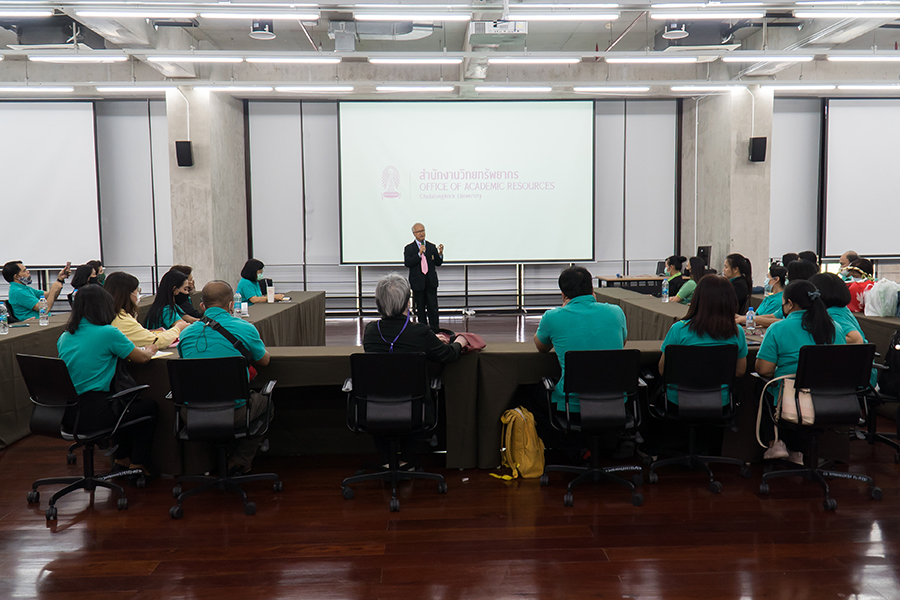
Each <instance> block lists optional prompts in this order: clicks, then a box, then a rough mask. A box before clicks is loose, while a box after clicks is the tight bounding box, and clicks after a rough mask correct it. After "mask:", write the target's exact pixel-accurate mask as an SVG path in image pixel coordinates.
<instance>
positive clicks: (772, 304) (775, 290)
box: [735, 263, 787, 327]
mask: <svg viewBox="0 0 900 600" xmlns="http://www.w3.org/2000/svg"><path fill="white" fill-rule="evenodd" d="M786 278H787V269H785V268H784V267H782V266H781V265H779V264H778V263H772V264H771V265H770V266H769V277H768V279H766V297H765V298H764V299H763V301H762V302H761V303H760V305H759V308H757V309H756V325H757V327H768V326H769V325H771V324H772V323H774V322H775V321H779V320H781V319H783V318H784V314H782V312H781V295H782V293H783V292H784V286H785V285H786V284H785V281H786ZM735 322H736V323H737V324H738V325H740V324H742V323H746V322H747V315H737V316H736V317H735Z"/></svg>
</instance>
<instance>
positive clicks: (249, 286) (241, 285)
mask: <svg viewBox="0 0 900 600" xmlns="http://www.w3.org/2000/svg"><path fill="white" fill-rule="evenodd" d="M236 291H237V293H238V294H240V295H241V302H250V298H254V297H256V296H263V295H264V294H263V293H262V290H260V289H259V282H258V281H250V280H249V279H244V278H241V280H240V281H239V282H238V286H237V290H236ZM250 304H253V303H252V302H250Z"/></svg>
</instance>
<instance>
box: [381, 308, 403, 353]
mask: <svg viewBox="0 0 900 600" xmlns="http://www.w3.org/2000/svg"><path fill="white" fill-rule="evenodd" d="M377 325H378V335H380V336H381V341H382V342H384V343H385V344H387V343H390V346H391V347H390V350H389V352H390V353H391V354H393V353H394V344H396V343H397V340H399V339H400V336H401V335H403V332H404V331H406V326H407V325H409V313H408V312H407V313H406V323H404V324H403V329H401V330H400V333H398V334H397V337H395V338H394V341H393V342H388V341H387V340H386V339H385V337H384V334H383V333H381V320H379V321H378V323H377Z"/></svg>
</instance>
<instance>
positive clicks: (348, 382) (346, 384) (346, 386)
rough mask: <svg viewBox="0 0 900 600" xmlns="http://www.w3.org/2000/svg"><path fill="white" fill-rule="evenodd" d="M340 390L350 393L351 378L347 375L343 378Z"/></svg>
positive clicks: (351, 387) (351, 386)
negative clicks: (342, 385)
mask: <svg viewBox="0 0 900 600" xmlns="http://www.w3.org/2000/svg"><path fill="white" fill-rule="evenodd" d="M341 391H342V392H347V393H350V392H352V391H353V378H352V377H348V378H347V379H345V380H344V387H342V388H341Z"/></svg>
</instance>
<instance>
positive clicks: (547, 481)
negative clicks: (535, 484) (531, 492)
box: [541, 473, 550, 487]
mask: <svg viewBox="0 0 900 600" xmlns="http://www.w3.org/2000/svg"><path fill="white" fill-rule="evenodd" d="M541 485H542V486H544V487H546V486H548V485H550V476H549V475H547V474H546V473H544V474H543V475H541Z"/></svg>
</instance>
